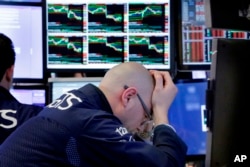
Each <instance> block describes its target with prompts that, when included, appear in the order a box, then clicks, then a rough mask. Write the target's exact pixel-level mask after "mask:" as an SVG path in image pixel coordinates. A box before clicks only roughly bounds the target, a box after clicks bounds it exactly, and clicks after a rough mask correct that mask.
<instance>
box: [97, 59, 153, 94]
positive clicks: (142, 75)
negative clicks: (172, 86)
mask: <svg viewBox="0 0 250 167" xmlns="http://www.w3.org/2000/svg"><path fill="white" fill-rule="evenodd" d="M124 85H128V86H129V87H131V86H134V87H136V88H137V89H138V92H140V94H144V93H146V92H144V91H147V92H148V91H150V92H152V90H153V86H154V81H153V78H152V76H151V74H150V73H149V71H148V70H147V69H146V68H145V67H144V66H143V65H141V64H139V63H135V62H126V63H121V64H119V65H116V66H115V67H113V68H111V69H110V70H109V71H108V72H107V73H106V74H105V76H104V78H103V80H102V82H101V83H100V86H103V87H106V88H109V89H111V90H116V89H120V88H123V86H124Z"/></svg>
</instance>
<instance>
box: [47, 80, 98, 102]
mask: <svg viewBox="0 0 250 167" xmlns="http://www.w3.org/2000/svg"><path fill="white" fill-rule="evenodd" d="M101 80H102V77H86V78H49V103H51V102H53V101H54V100H56V99H57V98H59V97H60V96H61V95H62V94H63V93H65V92H68V91H69V90H72V89H78V88H81V87H82V86H84V85H86V84H88V83H91V84H93V85H95V86H99V83H100V81H101Z"/></svg>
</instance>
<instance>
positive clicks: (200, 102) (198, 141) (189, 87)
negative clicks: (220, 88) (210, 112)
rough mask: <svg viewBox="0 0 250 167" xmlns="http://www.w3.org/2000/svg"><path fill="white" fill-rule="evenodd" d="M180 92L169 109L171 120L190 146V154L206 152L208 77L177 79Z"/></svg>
mask: <svg viewBox="0 0 250 167" xmlns="http://www.w3.org/2000/svg"><path fill="white" fill-rule="evenodd" d="M175 83H176V86H177V88H178V93H177V95H176V97H175V99H174V101H173V103H172V105H171V107H170V109H169V113H168V116H169V122H170V124H171V125H172V126H173V127H174V128H175V129H176V132H177V134H178V135H179V136H180V137H181V138H182V139H183V140H184V142H185V143H186V144H187V146H188V151H187V155H188V156H196V155H197V156H199V155H205V154H206V131H207V125H206V114H205V108H206V107H205V104H206V102H205V101H206V97H205V96H206V89H207V80H206V79H195V80H177V81H175Z"/></svg>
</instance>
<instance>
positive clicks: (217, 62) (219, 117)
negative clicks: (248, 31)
mask: <svg viewBox="0 0 250 167" xmlns="http://www.w3.org/2000/svg"><path fill="white" fill-rule="evenodd" d="M249 46H250V41H249V40H243V39H217V40H214V42H213V51H214V52H215V53H216V54H215V57H214V59H213V61H212V66H211V74H210V82H209V84H208V92H210V93H209V95H210V96H207V97H210V98H209V99H210V100H209V101H207V102H208V103H207V104H206V107H207V111H208V112H207V113H208V116H207V118H208V129H209V131H208V133H207V152H206V167H211V166H221V167H222V166H229V167H231V166H237V167H245V166H249V145H250V143H249V141H250V137H249V128H248V127H249V117H248V115H249V105H248V104H249V98H247V97H248V96H249V92H250V90H249V88H250V87H249V84H248V81H247V77H248V72H247V71H248V69H249V62H248V61H247V60H248V58H249V55H250V47H249ZM243 157H245V158H243Z"/></svg>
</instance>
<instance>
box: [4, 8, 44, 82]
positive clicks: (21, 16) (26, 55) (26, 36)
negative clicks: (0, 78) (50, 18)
mask: <svg viewBox="0 0 250 167" xmlns="http://www.w3.org/2000/svg"><path fill="white" fill-rule="evenodd" d="M0 32H1V33H4V34H6V35H7V36H8V37H10V38H11V40H12V41H13V44H14V47H15V52H16V62H15V68H14V81H29V80H33V81H35V80H37V81H40V80H42V79H43V77H44V76H43V74H44V71H43V69H44V68H43V36H42V34H43V33H42V32H43V30H42V6H38V5H37V6H30V5H24V4H22V5H21V4H20V5H17V4H15V5H13V4H11V3H8V4H5V5H0Z"/></svg>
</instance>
